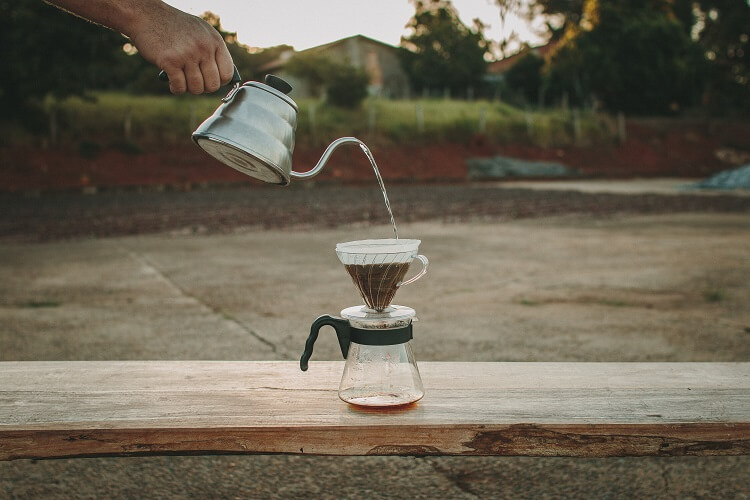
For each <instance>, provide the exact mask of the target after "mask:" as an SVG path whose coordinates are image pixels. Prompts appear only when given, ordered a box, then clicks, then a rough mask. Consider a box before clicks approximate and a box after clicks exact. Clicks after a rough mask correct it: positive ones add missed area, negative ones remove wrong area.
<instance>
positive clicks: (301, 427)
mask: <svg viewBox="0 0 750 500" xmlns="http://www.w3.org/2000/svg"><path fill="white" fill-rule="evenodd" d="M419 367H420V371H421V373H422V378H423V381H424V383H425V391H426V395H425V397H424V399H423V400H422V401H419V402H418V403H416V404H413V405H410V406H407V407H403V408H397V409H390V410H388V409H362V408H358V407H354V406H350V405H347V404H346V403H344V402H342V401H340V400H339V399H338V397H337V388H338V383H339V379H340V377H341V372H342V369H343V362H320V361H319V362H313V363H311V365H310V370H309V371H308V372H305V373H303V372H301V371H300V370H299V367H298V364H297V363H296V362H241V361H232V362H215V361H213V362H212V361H151V362H149V361H113V362H93V361H92V362H86V361H82V362H4V363H0V459H1V460H13V459H19V458H57V457H77V456H87V457H88V456H107V455H112V456H128V455H159V454H161V455H166V454H212V453H296V454H320V455H368V454H374V455H527V456H579V457H584V456H588V457H603V456H641V455H662V456H676V455H740V454H750V363H442V362H441V363H438V362H423V363H420V365H419Z"/></svg>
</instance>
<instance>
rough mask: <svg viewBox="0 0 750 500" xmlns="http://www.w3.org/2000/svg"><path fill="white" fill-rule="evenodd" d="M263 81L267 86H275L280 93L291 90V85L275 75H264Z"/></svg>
mask: <svg viewBox="0 0 750 500" xmlns="http://www.w3.org/2000/svg"><path fill="white" fill-rule="evenodd" d="M263 83H265V84H266V85H268V86H269V87H273V88H275V89H276V90H278V91H279V92H281V93H282V94H288V93H289V92H291V91H292V86H291V85H289V84H288V83H287V82H286V81H284V80H282V79H281V78H279V77H278V76H275V75H266V77H265V78H264V79H263Z"/></svg>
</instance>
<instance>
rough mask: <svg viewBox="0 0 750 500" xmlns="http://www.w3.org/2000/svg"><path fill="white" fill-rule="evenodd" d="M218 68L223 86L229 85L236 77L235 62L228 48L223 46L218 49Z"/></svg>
mask: <svg viewBox="0 0 750 500" xmlns="http://www.w3.org/2000/svg"><path fill="white" fill-rule="evenodd" d="M216 66H217V67H218V68H219V77H220V78H221V84H222V85H224V84H227V83H229V81H230V80H231V79H232V75H234V62H233V61H232V56H231V55H230V54H229V50H227V46H226V45H224V44H222V45H221V46H220V47H219V48H218V49H216Z"/></svg>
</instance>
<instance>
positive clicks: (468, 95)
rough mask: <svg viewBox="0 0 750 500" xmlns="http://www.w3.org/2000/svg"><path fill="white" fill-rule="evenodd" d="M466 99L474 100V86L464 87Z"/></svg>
mask: <svg viewBox="0 0 750 500" xmlns="http://www.w3.org/2000/svg"><path fill="white" fill-rule="evenodd" d="M466 100H468V101H473V100H474V87H469V88H468V89H466Z"/></svg>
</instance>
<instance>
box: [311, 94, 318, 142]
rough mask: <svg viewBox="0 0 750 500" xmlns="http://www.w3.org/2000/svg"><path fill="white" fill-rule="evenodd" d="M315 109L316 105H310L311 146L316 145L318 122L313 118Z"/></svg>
mask: <svg viewBox="0 0 750 500" xmlns="http://www.w3.org/2000/svg"><path fill="white" fill-rule="evenodd" d="M317 107H318V105H317V103H312V104H310V139H311V141H312V143H313V145H315V144H317V143H318V122H317V117H316V116H315V113H316V111H317Z"/></svg>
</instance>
